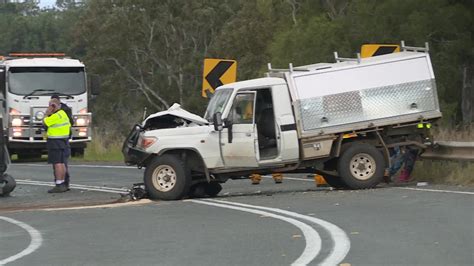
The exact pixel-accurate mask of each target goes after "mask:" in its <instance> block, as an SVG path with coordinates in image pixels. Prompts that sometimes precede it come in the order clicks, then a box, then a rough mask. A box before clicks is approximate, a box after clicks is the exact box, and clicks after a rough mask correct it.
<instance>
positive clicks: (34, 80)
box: [8, 67, 86, 95]
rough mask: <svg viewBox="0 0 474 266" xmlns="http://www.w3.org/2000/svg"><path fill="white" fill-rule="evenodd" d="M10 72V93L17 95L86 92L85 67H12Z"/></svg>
mask: <svg viewBox="0 0 474 266" xmlns="http://www.w3.org/2000/svg"><path fill="white" fill-rule="evenodd" d="M8 72H9V73H8V84H9V86H8V87H9V91H10V92H11V93H14V94H17V95H27V94H29V93H31V92H33V91H35V90H48V93H51V94H52V93H64V94H69V95H77V94H81V93H84V92H85V91H86V85H85V75H84V68H83V67H12V68H10V69H9V71H8ZM49 91H51V92H49Z"/></svg>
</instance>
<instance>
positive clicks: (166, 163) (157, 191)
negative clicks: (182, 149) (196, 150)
mask: <svg viewBox="0 0 474 266" xmlns="http://www.w3.org/2000/svg"><path fill="white" fill-rule="evenodd" d="M144 182H145V188H146V191H147V192H148V195H149V196H150V198H152V199H163V200H178V199H182V198H183V197H184V196H186V195H187V194H188V192H189V186H190V183H191V174H190V171H189V169H187V167H186V166H185V164H184V162H182V161H181V160H180V159H179V158H178V157H176V156H173V155H163V156H159V157H156V158H155V159H153V161H152V162H151V163H150V164H149V165H148V166H147V167H146V170H145V177H144Z"/></svg>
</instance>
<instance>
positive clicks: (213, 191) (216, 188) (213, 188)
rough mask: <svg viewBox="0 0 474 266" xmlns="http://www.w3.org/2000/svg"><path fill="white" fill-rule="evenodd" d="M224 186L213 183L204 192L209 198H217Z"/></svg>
mask: <svg viewBox="0 0 474 266" xmlns="http://www.w3.org/2000/svg"><path fill="white" fill-rule="evenodd" d="M221 190H222V186H221V184H219V183H217V182H211V183H208V184H206V185H205V186H204V191H205V192H206V194H207V195H209V197H215V196H217V194H219V192H221Z"/></svg>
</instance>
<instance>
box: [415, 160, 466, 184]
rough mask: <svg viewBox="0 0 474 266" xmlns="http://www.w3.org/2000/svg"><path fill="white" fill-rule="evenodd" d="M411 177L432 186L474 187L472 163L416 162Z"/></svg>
mask: <svg viewBox="0 0 474 266" xmlns="http://www.w3.org/2000/svg"><path fill="white" fill-rule="evenodd" d="M412 176H413V177H414V179H415V180H416V181H423V182H428V183H433V184H446V185H461V186H474V162H458V161H434V160H423V161H418V162H416V164H415V169H414V171H413V173H412Z"/></svg>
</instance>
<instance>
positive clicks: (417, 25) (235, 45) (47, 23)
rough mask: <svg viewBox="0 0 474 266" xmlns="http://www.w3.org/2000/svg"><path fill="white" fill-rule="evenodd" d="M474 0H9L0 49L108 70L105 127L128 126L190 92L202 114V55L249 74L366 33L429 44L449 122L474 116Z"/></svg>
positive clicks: (317, 55)
mask: <svg viewBox="0 0 474 266" xmlns="http://www.w3.org/2000/svg"><path fill="white" fill-rule="evenodd" d="M473 11H474V4H473V1H471V0H457V1H456V0H385V1H376V0H352V1H351V0H250V1H249V0H193V1H188V0H160V1H154V0H85V1H80V2H79V3H75V1H74V0H58V1H57V3H56V6H55V7H54V8H47V9H40V8H39V7H38V6H37V4H36V3H35V1H32V0H27V1H25V2H24V3H2V2H0V28H1V29H2V32H0V54H6V53H8V52H12V51H35V52H40V51H45V52H46V51H47V52H53V51H54V52H58V51H61V52H62V51H64V52H66V53H67V54H68V55H69V56H71V57H73V58H79V59H81V60H82V61H83V62H84V63H85V64H86V66H87V69H88V72H89V73H94V74H98V75H100V77H101V79H102V88H101V89H102V91H101V94H100V95H99V96H98V97H96V98H95V99H93V100H92V101H91V104H90V106H89V108H90V109H91V110H92V111H93V112H94V113H95V114H94V121H95V123H96V125H98V126H100V128H102V129H104V130H107V131H117V132H120V133H125V132H126V131H128V129H129V128H130V126H131V125H132V124H134V123H136V122H138V121H139V120H140V119H141V118H142V115H143V111H144V108H145V107H146V109H147V112H148V113H151V112H156V111H160V110H164V109H167V108H168V107H169V106H171V105H172V104H173V103H174V102H179V103H180V104H181V105H182V106H184V108H186V109H187V110H189V111H191V112H194V113H197V114H202V113H203V112H204V110H205V106H206V104H207V99H204V98H202V97H201V96H200V94H201V82H202V71H203V70H202V67H203V59H204V58H206V57H211V58H226V59H235V60H237V61H238V71H237V73H238V80H244V79H248V78H255V77H260V76H262V75H263V74H264V72H265V68H266V64H267V63H268V62H271V63H272V65H273V66H274V67H286V66H287V65H288V63H293V64H294V65H305V64H313V63H317V62H334V58H333V52H334V51H338V53H339V55H340V56H343V57H354V56H355V53H356V52H358V51H359V50H360V46H361V45H362V44H365V43H395V44H397V43H399V42H400V40H405V42H406V43H407V44H408V45H411V46H424V43H425V42H429V44H430V56H431V59H432V63H433V67H434V71H435V75H436V78H437V89H438V94H439V98H440V102H441V109H442V111H443V113H444V119H443V122H444V123H445V124H446V125H450V126H458V125H470V124H472V123H473V120H474V107H473V105H474V92H473V87H472V84H473V79H474V75H473V71H474V61H473V58H474V43H473V29H474V27H472V25H474V23H473V16H474V12H473Z"/></svg>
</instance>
